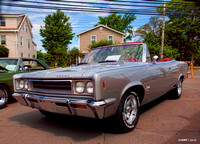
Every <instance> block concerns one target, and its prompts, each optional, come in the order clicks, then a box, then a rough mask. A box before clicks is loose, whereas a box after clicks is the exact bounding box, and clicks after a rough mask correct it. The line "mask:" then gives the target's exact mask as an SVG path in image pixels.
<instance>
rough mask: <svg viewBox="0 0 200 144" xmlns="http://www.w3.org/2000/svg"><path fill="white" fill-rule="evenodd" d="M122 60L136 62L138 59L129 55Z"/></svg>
mask: <svg viewBox="0 0 200 144" xmlns="http://www.w3.org/2000/svg"><path fill="white" fill-rule="evenodd" d="M124 61H125V62H129V61H130V62H138V61H139V60H138V59H136V58H135V57H132V56H130V57H128V58H126V59H125V60H124Z"/></svg>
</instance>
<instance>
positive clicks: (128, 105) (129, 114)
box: [123, 95, 138, 125]
mask: <svg viewBox="0 0 200 144" xmlns="http://www.w3.org/2000/svg"><path fill="white" fill-rule="evenodd" d="M137 108H138V107H137V99H136V98H135V97H134V96H133V95H130V96H128V97H127V98H126V100H125V102H124V110H123V119H124V121H125V122H126V123H127V124H128V125H132V123H133V121H134V120H135V118H136V115H137V111H138V109H137Z"/></svg>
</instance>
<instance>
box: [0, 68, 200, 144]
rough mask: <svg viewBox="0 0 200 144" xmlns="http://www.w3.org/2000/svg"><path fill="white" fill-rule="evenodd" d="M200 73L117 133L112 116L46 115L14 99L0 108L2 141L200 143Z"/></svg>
mask: <svg viewBox="0 0 200 144" xmlns="http://www.w3.org/2000/svg"><path fill="white" fill-rule="evenodd" d="M199 86H200V72H199V71H196V73H195V75H194V79H191V78H188V79H186V80H185V81H184V83H183V94H182V97H181V98H180V99H178V100H173V99H168V98H167V97H168V94H167V95H164V96H163V97H161V98H159V99H157V100H155V101H153V102H151V103H150V104H148V105H145V106H143V107H142V108H141V111H142V113H141V115H140V119H139V122H138V124H137V126H136V128H135V129H134V130H133V131H131V132H129V133H125V134H119V133H116V132H115V128H114V127H113V126H112V122H111V121H110V119H105V120H96V119H90V118H83V117H72V116H62V117H57V118H46V117H45V116H43V115H42V114H41V113H40V112H39V111H38V110H36V109H32V108H29V107H24V106H22V105H20V104H19V103H17V102H12V103H10V104H8V106H7V107H6V108H4V109H1V110H0V144H76V143H81V144H166V143H169V144H175V143H180V144H184V143H194V144H199V143H200V87H199Z"/></svg>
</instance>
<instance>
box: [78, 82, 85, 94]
mask: <svg viewBox="0 0 200 144" xmlns="http://www.w3.org/2000/svg"><path fill="white" fill-rule="evenodd" d="M84 90H85V84H84V83H83V82H77V83H76V92H78V93H83V92H84Z"/></svg>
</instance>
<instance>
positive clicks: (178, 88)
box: [177, 79, 182, 95]
mask: <svg viewBox="0 0 200 144" xmlns="http://www.w3.org/2000/svg"><path fill="white" fill-rule="evenodd" d="M177 92H178V95H181V93H182V81H181V80H180V79H179V80H178V84H177Z"/></svg>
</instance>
